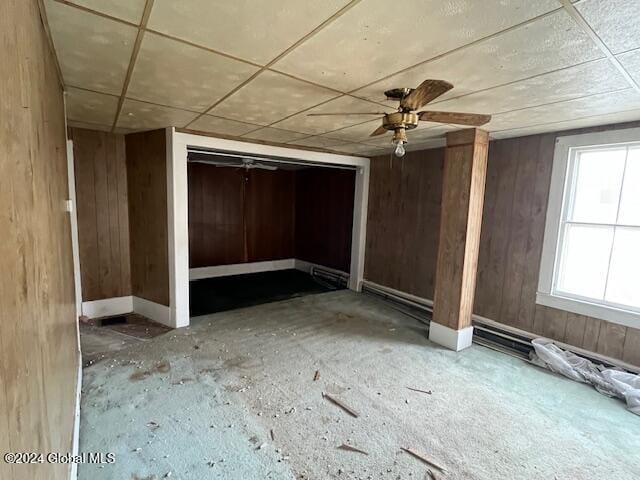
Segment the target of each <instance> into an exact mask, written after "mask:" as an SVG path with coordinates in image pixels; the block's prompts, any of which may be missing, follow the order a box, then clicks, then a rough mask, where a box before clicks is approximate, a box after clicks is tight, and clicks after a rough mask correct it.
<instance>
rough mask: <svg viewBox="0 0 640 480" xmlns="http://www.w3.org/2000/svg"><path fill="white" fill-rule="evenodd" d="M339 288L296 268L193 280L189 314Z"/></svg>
mask: <svg viewBox="0 0 640 480" xmlns="http://www.w3.org/2000/svg"><path fill="white" fill-rule="evenodd" d="M338 289H339V288H337V287H336V288H329V286H325V285H322V284H320V283H318V282H317V281H316V280H314V279H313V277H312V276H311V275H309V274H308V273H305V272H301V271H300V270H293V269H291V270H278V271H275V272H260V273H248V274H244V275H233V276H229V277H216V278H205V279H203V280H192V281H191V282H189V302H190V305H189V313H190V315H191V316H192V317H197V316H199V315H206V314H209V313H216V312H223V311H226V310H234V309H236V308H243V307H250V306H253V305H260V304H262V303H270V302H277V301H279V300H287V299H289V298H294V297H301V296H303V295H309V294H313V293H324V292H329V291H331V290H338Z"/></svg>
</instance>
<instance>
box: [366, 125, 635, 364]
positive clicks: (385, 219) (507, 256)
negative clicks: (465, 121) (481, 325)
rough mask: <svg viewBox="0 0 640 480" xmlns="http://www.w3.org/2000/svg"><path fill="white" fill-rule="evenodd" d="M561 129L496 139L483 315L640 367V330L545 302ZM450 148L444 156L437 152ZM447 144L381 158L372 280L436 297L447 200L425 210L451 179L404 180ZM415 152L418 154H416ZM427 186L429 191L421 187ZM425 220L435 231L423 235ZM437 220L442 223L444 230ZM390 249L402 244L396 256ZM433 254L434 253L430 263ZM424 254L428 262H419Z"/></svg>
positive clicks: (372, 207)
mask: <svg viewBox="0 0 640 480" xmlns="http://www.w3.org/2000/svg"><path fill="white" fill-rule="evenodd" d="M638 126H640V122H631V123H627V124H619V125H608V126H601V127H594V128H589V129H582V130H575V131H568V132H562V135H572V134H577V133H587V132H591V131H603V130H610V129H620V128H631V127H638ZM558 135H559V133H548V134H542V135H534V136H529V137H520V138H511V139H506V140H499V141H493V142H491V143H490V145H489V160H488V170H487V181H486V189H485V205H484V214H483V221H482V232H481V237H480V253H479V259H478V278H477V286H476V293H475V306H474V313H476V314H478V315H481V316H483V317H486V318H489V319H492V320H495V321H499V322H501V323H504V324H506V325H510V326H514V327H517V328H520V329H523V330H525V331H529V332H532V333H535V334H538V335H544V336H548V337H551V338H554V339H556V340H558V341H563V342H566V343H569V344H571V345H575V346H577V347H580V348H584V349H587V350H591V351H594V352H597V353H601V354H603V355H611V356H615V358H618V359H622V360H624V361H626V362H629V363H632V364H634V365H639V366H640V352H639V351H638V348H639V347H638V344H639V343H640V340H638V339H639V338H640V330H639V329H634V328H626V327H620V326H616V325H613V326H612V324H610V323H609V322H605V321H602V320H599V319H595V318H590V317H586V316H582V315H574V314H572V313H569V312H565V311H561V310H557V309H554V308H549V307H544V306H542V305H537V304H536V302H535V294H536V290H537V286H538V272H539V265H540V256H541V253H542V241H543V236H544V224H545V220H546V208H547V199H548V195H549V186H550V181H551V167H552V164H553V153H554V147H555V140H556V137H557V136H558ZM436 152H440V153H436ZM441 152H442V149H432V150H424V151H422V152H411V153H410V154H408V155H407V157H405V158H408V159H409V161H407V160H398V159H391V158H390V157H380V158H374V159H372V162H371V165H372V166H371V181H370V187H369V221H368V225H367V251H366V259H365V263H366V266H365V278H366V279H367V280H371V281H374V282H376V283H381V284H383V285H386V286H389V287H391V288H395V289H398V290H401V291H405V292H407V293H411V294H414V295H418V296H421V297H425V298H429V299H433V288H426V287H425V285H428V283H429V279H430V278H433V275H434V273H435V256H436V253H435V252H436V247H437V245H436V246H434V243H435V242H434V240H433V231H434V230H435V231H436V232H435V234H436V235H437V230H438V222H439V215H440V211H439V204H436V205H435V206H433V207H432V208H430V209H423V210H422V211H420V212H418V211H417V210H416V209H412V208H411V207H409V208H407V206H408V205H409V206H411V205H418V204H423V205H424V204H425V199H424V196H421V195H425V193H426V192H425V190H429V189H433V188H436V187H434V184H435V185H437V184H441V183H442V171H441V169H440V170H439V169H436V168H433V169H431V170H429V171H427V170H420V169H418V168H416V167H414V168H413V169H412V176H411V179H410V181H409V182H408V183H406V184H403V183H402V182H400V181H398V180H397V176H398V175H399V172H398V170H400V167H399V165H400V166H402V167H403V168H411V167H409V165H411V155H413V156H415V157H417V158H423V159H425V162H427V161H428V159H430V158H434V157H435V156H437V155H440V156H441V155H442V153H441ZM415 157H414V158H415ZM420 188H422V190H420ZM418 223H423V224H426V225H429V226H430V231H428V232H427V231H424V230H423V231H420V232H418V233H416V230H415V225H416V224H418ZM434 226H435V227H434ZM388 250H392V251H391V252H389V251H388ZM425 257H426V259H425ZM418 259H420V261H418Z"/></svg>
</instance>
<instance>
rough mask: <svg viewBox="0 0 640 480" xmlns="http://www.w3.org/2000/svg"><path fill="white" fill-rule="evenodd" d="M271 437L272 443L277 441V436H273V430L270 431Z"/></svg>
mask: <svg viewBox="0 0 640 480" xmlns="http://www.w3.org/2000/svg"><path fill="white" fill-rule="evenodd" d="M269 436H270V437H271V441H272V442H273V441H274V440H275V439H276V438H275V435H274V434H273V428H272V429H270V430H269Z"/></svg>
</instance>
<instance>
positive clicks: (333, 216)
mask: <svg viewBox="0 0 640 480" xmlns="http://www.w3.org/2000/svg"><path fill="white" fill-rule="evenodd" d="M354 194H355V171H353V170H338V169H328V168H325V169H319V168H312V169H306V170H298V171H297V172H296V233H295V239H296V240H295V241H296V244H295V245H296V248H295V253H296V258H298V259H300V260H306V261H307V262H311V263H317V264H319V265H324V266H326V267H330V268H335V269H337V270H342V271H344V272H349V270H350V267H351V234H352V229H353V202H354Z"/></svg>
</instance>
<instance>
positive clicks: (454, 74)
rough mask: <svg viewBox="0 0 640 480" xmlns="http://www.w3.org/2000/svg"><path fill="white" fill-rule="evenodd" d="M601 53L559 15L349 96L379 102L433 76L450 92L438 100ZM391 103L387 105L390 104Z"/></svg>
mask: <svg viewBox="0 0 640 480" xmlns="http://www.w3.org/2000/svg"><path fill="white" fill-rule="evenodd" d="M602 57H603V54H602V52H601V51H600V50H599V49H598V48H597V47H596V46H595V45H594V44H593V42H592V41H591V39H590V38H589V36H588V35H587V34H586V33H584V32H583V31H582V29H581V28H580V27H579V26H578V25H577V24H576V23H575V22H574V21H573V19H572V18H571V17H569V15H568V14H566V13H565V12H564V11H559V12H557V13H554V14H552V15H549V16H546V17H544V18H542V19H540V20H537V21H535V22H532V23H529V24H527V25H524V26H521V27H518V28H515V29H513V30H510V31H509V32H507V33H504V34H501V35H498V36H496V37H493V38H491V39H489V40H486V41H483V42H480V43H478V44H476V45H472V46H470V47H468V48H464V49H462V50H459V51H457V52H455V53H452V54H450V55H446V56H444V57H441V58H439V59H437V60H434V61H432V62H428V63H425V64H423V65H419V66H417V67H415V68H412V69H410V70H407V71H406V72H403V73H400V74H398V75H394V76H392V77H390V78H388V79H386V80H382V81H380V82H377V83H374V84H373V85H370V86H368V87H365V88H363V89H361V90H358V91H357V92H355V93H354V94H355V95H357V96H361V97H363V98H367V99H370V100H372V101H375V102H384V101H385V97H384V91H385V90H388V89H390V88H396V87H416V86H417V85H419V84H420V83H421V82H422V81H423V80H424V79H425V78H439V79H443V80H447V81H448V82H451V83H453V85H454V88H453V89H452V90H450V91H449V92H448V93H447V94H445V95H443V96H442V97H440V99H441V100H444V99H447V98H451V97H457V96H460V95H465V94H469V93H473V92H476V91H478V90H482V89H485V88H489V87H494V86H497V85H503V84H505V83H509V82H514V81H517V80H522V79H525V78H528V77H531V76H534V75H539V74H542V73H546V72H550V71H552V70H557V69H560V68H565V67H569V66H572V65H576V64H579V63H583V62H586V61H589V60H594V59H597V58H602ZM390 104H391V103H390Z"/></svg>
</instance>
